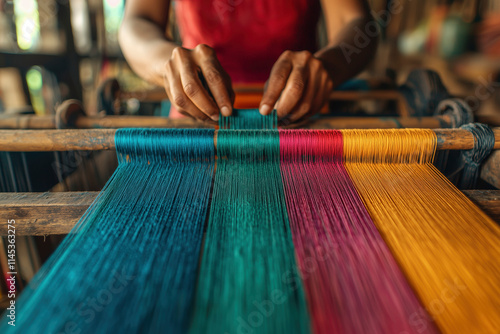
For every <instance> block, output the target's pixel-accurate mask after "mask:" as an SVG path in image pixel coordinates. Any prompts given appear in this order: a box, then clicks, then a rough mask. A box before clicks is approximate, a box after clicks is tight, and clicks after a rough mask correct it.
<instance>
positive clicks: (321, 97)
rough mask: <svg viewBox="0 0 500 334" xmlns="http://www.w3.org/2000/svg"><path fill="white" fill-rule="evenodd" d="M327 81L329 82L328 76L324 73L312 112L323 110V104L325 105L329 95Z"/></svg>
mask: <svg viewBox="0 0 500 334" xmlns="http://www.w3.org/2000/svg"><path fill="white" fill-rule="evenodd" d="M327 83H328V76H327V75H326V74H324V75H323V76H322V78H321V81H320V83H319V85H318V94H317V95H316V97H315V99H314V102H313V108H312V109H311V112H312V113H317V112H319V111H321V108H323V106H324V105H325V102H326V96H327Z"/></svg>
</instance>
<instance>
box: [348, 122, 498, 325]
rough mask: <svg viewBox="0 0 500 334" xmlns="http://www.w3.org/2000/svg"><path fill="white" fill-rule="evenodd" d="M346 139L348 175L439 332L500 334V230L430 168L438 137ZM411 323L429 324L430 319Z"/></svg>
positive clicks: (383, 133)
mask: <svg viewBox="0 0 500 334" xmlns="http://www.w3.org/2000/svg"><path fill="white" fill-rule="evenodd" d="M342 133H343V140H344V159H345V162H346V168H347V170H348V172H349V175H350V176H351V178H352V180H353V182H354V184H355V186H356V188H357V190H358V192H359V194H360V196H361V198H362V199H363V201H364V203H365V206H366V208H367V209H368V212H369V213H370V215H371V217H372V219H373V221H374V223H375V224H376V226H377V228H378V229H379V231H380V232H381V234H382V236H383V237H384V239H385V241H386V242H387V244H388V246H389V247H390V249H391V251H392V252H393V253H394V256H395V258H396V259H397V261H398V262H399V264H400V266H401V268H402V269H403V271H404V272H405V274H406V276H407V278H408V280H409V282H410V284H412V286H413V288H414V289H415V291H416V293H417V294H418V296H419V297H420V299H421V301H422V303H423V305H424V307H425V308H426V310H427V311H428V313H429V314H430V315H431V316H432V317H433V318H434V320H435V321H436V324H437V325H438V326H439V328H440V329H441V330H442V331H443V332H444V333H453V334H456V333H468V334H469V333H481V334H484V333H498V331H499V330H500V266H499V261H500V228H499V227H498V225H496V224H495V223H494V222H493V221H492V220H491V219H490V218H489V217H487V216H486V215H485V214H484V213H483V212H482V211H481V210H480V209H479V208H477V207H476V206H475V205H474V204H473V203H472V202H471V201H470V200H469V199H468V198H467V197H465V195H463V194H462V193H461V192H460V191H459V190H458V189H456V188H455V187H454V186H453V185H452V184H451V183H450V182H449V181H448V180H447V179H446V178H445V177H444V176H443V175H442V174H441V173H440V172H439V171H438V170H437V169H436V168H434V166H432V165H431V162H432V160H433V158H434V154H435V149H436V136H435V134H434V132H432V131H430V130H418V129H412V130H368V131H367V130H363V131H358V130H345V131H342ZM410 321H411V323H414V324H415V329H416V330H419V329H420V328H424V327H425V326H427V324H428V322H427V321H426V319H425V317H424V315H423V314H416V315H414V317H413V319H410Z"/></svg>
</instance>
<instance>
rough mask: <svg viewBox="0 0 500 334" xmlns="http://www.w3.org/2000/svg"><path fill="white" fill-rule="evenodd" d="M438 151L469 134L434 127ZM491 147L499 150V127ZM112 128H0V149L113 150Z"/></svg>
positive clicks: (460, 144)
mask: <svg viewBox="0 0 500 334" xmlns="http://www.w3.org/2000/svg"><path fill="white" fill-rule="evenodd" d="M433 131H434V132H435V133H436V135H437V148H438V149H439V150H470V149H472V148H473V147H474V137H473V135H472V134H471V133H470V132H469V131H467V130H463V129H435V130H433ZM493 131H494V133H495V146H494V149H496V150H498V149H500V128H494V129H493ZM115 132H116V129H100V130H0V151H7V152H42V151H99V150H112V149H115V136H114V135H115Z"/></svg>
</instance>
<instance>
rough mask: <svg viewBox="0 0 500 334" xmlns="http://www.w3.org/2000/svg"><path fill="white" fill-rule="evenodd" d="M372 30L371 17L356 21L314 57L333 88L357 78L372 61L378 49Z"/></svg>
mask: <svg viewBox="0 0 500 334" xmlns="http://www.w3.org/2000/svg"><path fill="white" fill-rule="evenodd" d="M373 26H374V21H373V19H372V18H371V17H366V18H360V19H355V20H353V21H351V22H350V23H349V24H347V25H346V26H345V27H344V28H343V29H342V30H341V31H340V32H339V33H338V34H337V36H334V38H333V39H332V41H331V42H330V43H329V44H328V45H327V46H326V47H324V48H323V49H321V50H319V51H318V52H316V53H315V57H316V58H319V59H320V60H321V61H322V62H323V66H324V67H325V69H326V70H327V71H328V73H329V74H330V78H331V79H332V81H333V84H334V87H337V86H339V85H340V84H341V83H343V82H344V81H346V80H348V79H350V78H352V77H354V76H355V75H357V74H358V73H359V72H361V71H362V70H363V69H364V68H365V67H366V65H368V63H369V62H370V61H371V60H372V59H373V56H374V55H375V52H376V50H377V45H378V35H376V34H375V33H374V31H373ZM368 28H371V29H368Z"/></svg>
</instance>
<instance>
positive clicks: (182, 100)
mask: <svg viewBox="0 0 500 334" xmlns="http://www.w3.org/2000/svg"><path fill="white" fill-rule="evenodd" d="M178 76H179V74H178V73H176V72H175V71H167V73H166V76H165V81H166V84H165V87H166V92H167V95H168V98H169V99H170V102H171V103H172V104H173V105H174V107H175V108H176V109H177V110H178V111H179V112H180V113H181V114H183V115H189V116H191V117H193V118H196V119H199V120H202V121H205V120H207V119H209V118H208V116H207V115H205V114H204V113H203V112H201V110H199V109H198V107H196V105H195V104H194V103H193V102H192V101H191V100H190V99H189V98H188V97H187V96H186V94H185V93H184V90H183V89H182V84H181V80H180V79H179V77H178Z"/></svg>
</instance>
